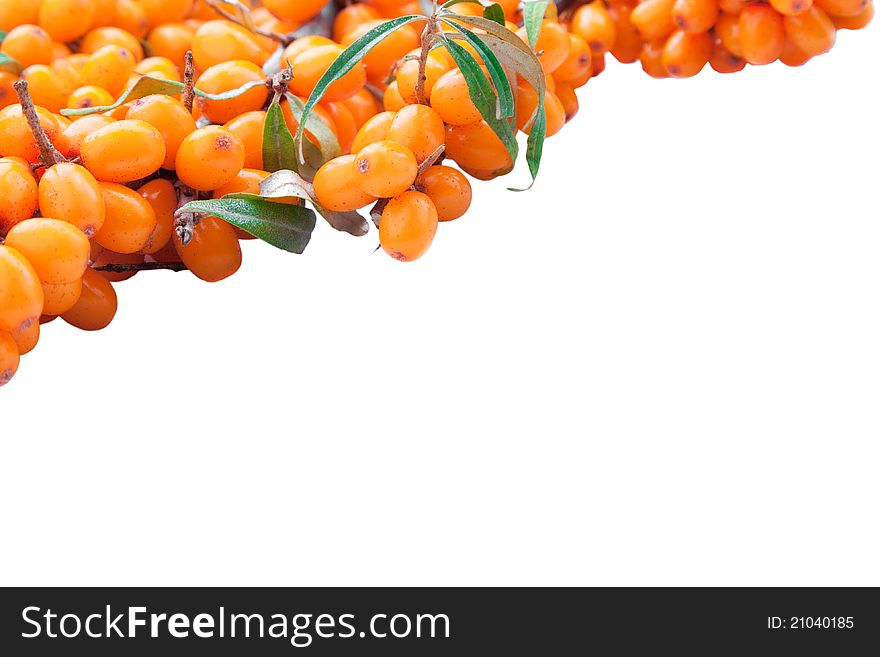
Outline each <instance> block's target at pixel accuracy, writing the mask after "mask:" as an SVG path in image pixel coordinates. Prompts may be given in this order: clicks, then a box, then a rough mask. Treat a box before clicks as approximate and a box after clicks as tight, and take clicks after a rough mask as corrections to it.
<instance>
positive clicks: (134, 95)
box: [61, 76, 183, 116]
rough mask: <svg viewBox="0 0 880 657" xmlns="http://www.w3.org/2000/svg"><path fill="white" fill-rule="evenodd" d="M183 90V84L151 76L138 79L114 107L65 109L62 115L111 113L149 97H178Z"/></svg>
mask: <svg viewBox="0 0 880 657" xmlns="http://www.w3.org/2000/svg"><path fill="white" fill-rule="evenodd" d="M182 90H183V83H181V82H173V81H171V80H159V79H157V78H151V77H149V76H142V77H140V78H138V80H137V82H135V83H134V85H132V86H131V87H129V88H128V89H127V90H126V91H125V92H124V93H123V94H122V95H121V96H120V97H119V100H117V101H116V102H115V103H113V104H112V105H104V106H97V107H83V108H82V109H63V110H61V114H63V115H64V116H85V115H87V114H101V113H103V112H109V111H110V110H114V109H116V108H117V107H121V106H122V105H125V104H126V103H129V102H131V101H133V100H138V99H140V98H145V97H147V96H153V95H157V94H158V95H162V96H176V95H178V94H179V93H180V92H181V91H182Z"/></svg>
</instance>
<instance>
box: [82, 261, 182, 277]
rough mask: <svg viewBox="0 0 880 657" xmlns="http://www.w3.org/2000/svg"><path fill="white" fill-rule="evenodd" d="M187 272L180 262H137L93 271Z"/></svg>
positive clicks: (96, 268) (122, 272) (123, 272)
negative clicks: (163, 270)
mask: <svg viewBox="0 0 880 657" xmlns="http://www.w3.org/2000/svg"><path fill="white" fill-rule="evenodd" d="M162 269H165V270H168V271H187V269H188V267H187V266H186V265H185V264H183V263H182V262H138V263H134V264H128V265H113V264H111V265H103V266H102V267H94V270H95V271H106V272H110V273H113V274H128V273H130V272H133V271H134V272H137V271H159V270H162Z"/></svg>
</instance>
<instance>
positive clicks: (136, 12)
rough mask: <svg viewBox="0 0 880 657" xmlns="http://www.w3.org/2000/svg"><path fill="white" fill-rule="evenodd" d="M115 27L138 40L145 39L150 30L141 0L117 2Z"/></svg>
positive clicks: (118, 0)
mask: <svg viewBox="0 0 880 657" xmlns="http://www.w3.org/2000/svg"><path fill="white" fill-rule="evenodd" d="M113 23H114V25H115V27H117V28H119V29H121V30H124V31H126V32H128V33H129V34H131V35H132V36H133V37H135V38H136V39H143V38H145V37H146V36H147V32H149V30H150V25H149V23H148V22H147V14H146V12H145V11H144V8H143V6H141V3H140V0H116V16H115V18H114V19H113Z"/></svg>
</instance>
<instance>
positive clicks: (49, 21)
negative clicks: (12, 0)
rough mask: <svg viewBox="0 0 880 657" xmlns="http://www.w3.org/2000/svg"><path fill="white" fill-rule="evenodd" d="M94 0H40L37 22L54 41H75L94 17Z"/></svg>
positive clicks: (85, 30)
mask: <svg viewBox="0 0 880 657" xmlns="http://www.w3.org/2000/svg"><path fill="white" fill-rule="evenodd" d="M95 10H96V6H95V0H42V3H41V4H40V13H39V15H38V19H37V20H38V23H39V24H40V27H42V28H43V29H44V30H46V31H47V32H48V33H49V35H50V36H51V37H52V38H53V39H55V40H56V41H76V40H77V39H78V38H80V37H81V36H82V35H83V34H85V33H86V32H88V30H89V28H90V27H91V25H92V21H93V20H94V18H95Z"/></svg>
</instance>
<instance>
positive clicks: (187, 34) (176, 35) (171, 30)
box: [147, 23, 195, 71]
mask: <svg viewBox="0 0 880 657" xmlns="http://www.w3.org/2000/svg"><path fill="white" fill-rule="evenodd" d="M194 39H195V32H194V31H193V30H192V29H191V28H190V27H189V26H188V25H186V24H185V23H166V24H165V25H159V26H158V27H156V29H154V30H153V31H152V32H150V36H149V37H148V38H147V42H148V43H149V44H150V49H151V50H152V52H153V54H154V55H156V56H157V57H165V58H166V59H169V60H170V61H172V62H173V63H174V65H175V66H176V67H177V69H178V71H182V70H183V69H184V66H185V64H186V59H185V58H186V52H187V51H188V50H192V49H193V40H194Z"/></svg>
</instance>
